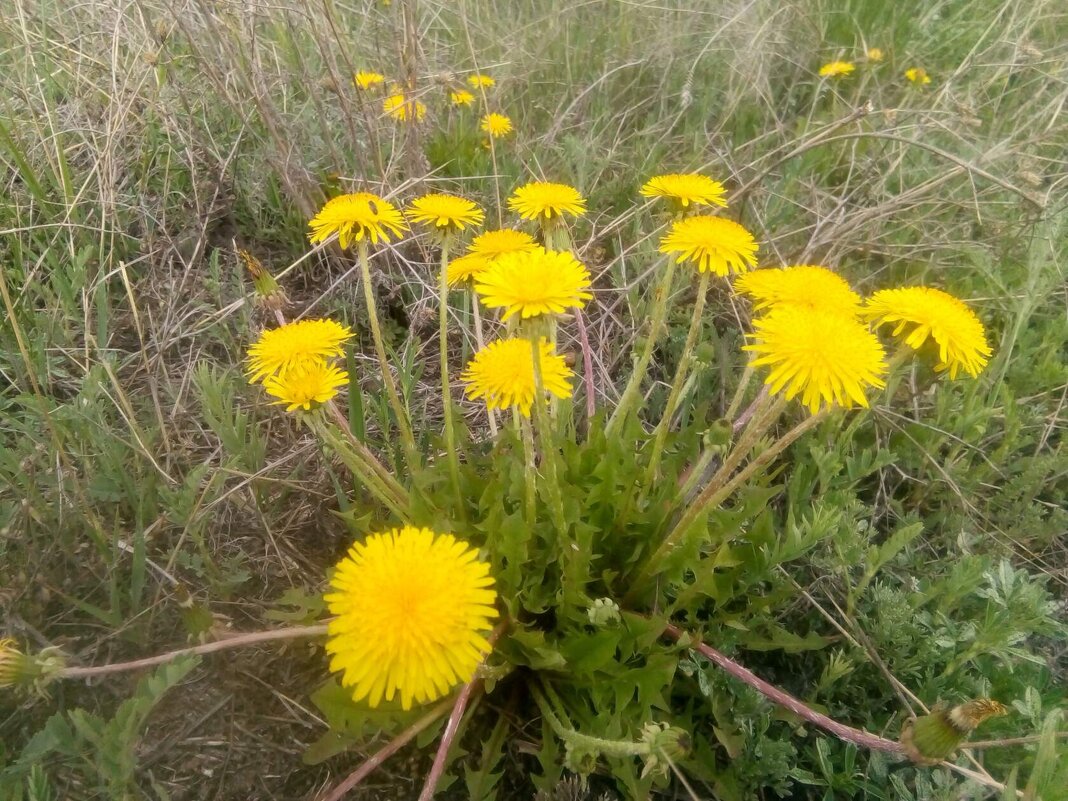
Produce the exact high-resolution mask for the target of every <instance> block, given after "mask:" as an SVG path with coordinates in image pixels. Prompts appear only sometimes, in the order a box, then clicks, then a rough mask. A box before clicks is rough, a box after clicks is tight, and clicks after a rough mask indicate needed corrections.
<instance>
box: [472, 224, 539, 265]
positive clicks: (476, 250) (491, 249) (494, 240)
mask: <svg viewBox="0 0 1068 801" xmlns="http://www.w3.org/2000/svg"><path fill="white" fill-rule="evenodd" d="M537 248H538V244H537V243H536V242H535V241H534V237H532V236H531V235H530V234H528V233H526V232H525V231H515V230H513V229H511V228H501V229H499V230H497V231H486V232H485V233H482V234H479V235H478V236H476V237H475V238H474V239H473V240H471V244H470V246H469V247H468V248H467V249H468V251H469V252H470V253H472V254H478V255H480V256H484V257H486V258H487V259H496V258H497V257H498V256H503V255H504V254H506V253H516V252H518V251H521V250H536V249H537Z"/></svg>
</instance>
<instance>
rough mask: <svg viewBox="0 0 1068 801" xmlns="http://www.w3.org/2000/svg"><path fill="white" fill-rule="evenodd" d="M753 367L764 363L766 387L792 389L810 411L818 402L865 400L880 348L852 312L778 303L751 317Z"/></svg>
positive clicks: (880, 369) (881, 359)
mask: <svg viewBox="0 0 1068 801" xmlns="http://www.w3.org/2000/svg"><path fill="white" fill-rule="evenodd" d="M753 328H754V333H753V334H751V335H750V339H751V340H752V341H753V343H752V344H750V345H746V346H745V350H747V351H751V352H752V353H754V354H756V358H755V359H753V362H752V364H753V366H754V367H762V366H766V367H770V368H771V372H770V373H769V374H768V377H767V379H766V380H765V382H764V383H765V384H767V385H768V388H769V389H770V390H771V392H772V393H775V394H778V393H779V392H783V391H785V395H786V398H787V399H788V400H789V399H791V398H793V397H795V396H796V395H800V396H801V402H802V403H803V404H804V405H805V406H807V407H808V408H809V411H811V412H812V413H813V414H815V413H816V412H817V411H818V410H819V407H820V405H821V403H826V404H827V405H838V406H843V407H845V408H850V407H852V406H853V405H854V404H856V405H859V406H865V407H866V406H867V405H868V399H867V398H866V397H865V395H864V390H865V389H866V388H867V387H883V386H885V384H884V383H883V378H882V377H883V375H885V373H886V354H885V352H884V351H883V347H882V345H880V344H879V340H878V338H877V337H876V336H875V335H874V334H873V333H872V332H871V331H869V330H868V329H867V327H866V326H865V325H864V324H863V323H861V322H859V321H857V320H856V319H854V318H850V317H846V316H845V315H842V314H839V313H837V312H834V311H828V310H826V309H817V310H812V309H805V308H800V307H797V306H781V307H779V308H776V309H773V310H772V311H771V312H770V313H769V314H768V315H767V316H766V317H762V318H760V319H758V320H756V321H754V323H753Z"/></svg>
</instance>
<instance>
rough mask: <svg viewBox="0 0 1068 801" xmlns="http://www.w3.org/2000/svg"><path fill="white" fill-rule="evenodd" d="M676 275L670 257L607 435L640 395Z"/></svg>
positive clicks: (610, 433) (628, 412)
mask: <svg viewBox="0 0 1068 801" xmlns="http://www.w3.org/2000/svg"><path fill="white" fill-rule="evenodd" d="M674 277H675V260H674V259H673V258H670V257H669V258H668V260H667V267H666V268H665V269H664V275H663V277H662V278H661V281H660V284H659V285H658V286H657V288H656V290H654V295H653V310H652V314H651V321H650V324H649V334H648V336H647V338H646V340H645V347H644V348H643V350H642V354H641V356H640V357H639V358H638V363H637V364H636V365H635V366H634V372H633V373H631V376H630V380H629V381H627V386H626V388H625V389H624V390H623V396H622V397H621V398H620V399H619V405H618V406H616V410H615V412H613V413H612V417H611V418H610V419H609V420H608V425H607V426H606V427H605V435H606V436H611V435H612V434H613V433H615V431H616V429H617V428H618V427H619V426H621V425H624V424H625V423H626V422H627V416H628V415H629V414H630V411H631V406H633V405H634V402H635V400H636V399H637V397H638V392H639V390H640V389H641V385H642V381H643V380H644V378H645V371H646V370H647V369H648V367H649V362H650V361H652V358H653V351H654V350H655V349H656V343H657V341H658V340H659V339H660V332H661V328H662V327H663V325H664V317H665V315H666V312H667V301H668V295H670V294H671V282H672V280H673V279H674Z"/></svg>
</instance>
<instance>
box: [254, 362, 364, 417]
mask: <svg viewBox="0 0 1068 801" xmlns="http://www.w3.org/2000/svg"><path fill="white" fill-rule="evenodd" d="M348 383H349V376H348V373H346V372H345V371H344V370H341V369H338V368H337V367H334V366H333V365H332V364H328V363H327V362H326V361H324V360H322V359H317V360H315V361H310V362H305V363H303V364H300V365H297V366H296V367H293V368H290V369H289V370H286V371H285V372H284V373H279V374H278V375H272V376H268V377H267V379H266V380H265V381H264V382H263V388H264V389H265V390H266V391H267V394H268V395H270V396H271V397H273V398H277V400H276V401H274V403H276V404H277V405H279V406H285V407H286V411H287V412H295V411H296V410H297V409H303V410H304V411H308V410H309V409H311V408H312V404H315V405H316V406H318V405H319V404H323V403H326V402H327V401H328V400H331V399H332V398H333V397H334V396H336V395H337V391H338V388H339V387H343V386H345V385H346V384H348Z"/></svg>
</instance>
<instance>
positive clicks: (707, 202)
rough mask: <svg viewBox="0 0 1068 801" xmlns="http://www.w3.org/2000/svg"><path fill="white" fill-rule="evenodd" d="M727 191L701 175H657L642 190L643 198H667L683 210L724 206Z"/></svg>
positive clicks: (718, 183) (721, 185)
mask: <svg viewBox="0 0 1068 801" xmlns="http://www.w3.org/2000/svg"><path fill="white" fill-rule="evenodd" d="M726 193H727V190H726V189H724V187H723V184H721V183H720V182H719V181H715V180H713V179H712V178H709V177H708V176H707V175H700V174H699V173H685V174H678V173H672V174H670V175H657V176H655V177H654V178H650V179H649V180H648V181H646V182H645V185H644V186H643V187H642V189H641V194H642V197H666V198H670V199H671V200H673V201H675V202H676V203H678V204H679V205H680V206H682V208H684V209H685V208H689V206H690V204H691V203H693V204H694V205H696V206H723V207H726V205H727V200H726V198H725V197H724V195H725V194H726Z"/></svg>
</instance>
